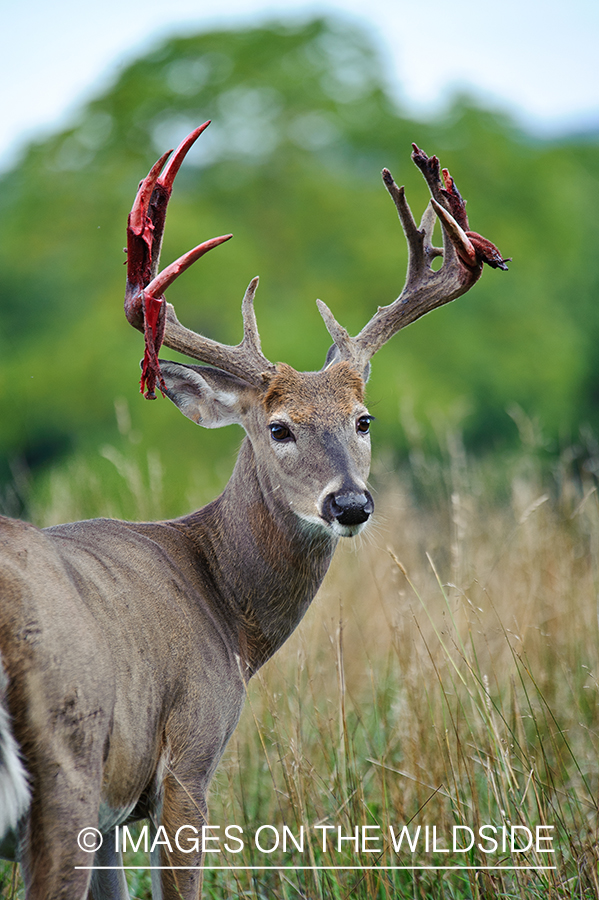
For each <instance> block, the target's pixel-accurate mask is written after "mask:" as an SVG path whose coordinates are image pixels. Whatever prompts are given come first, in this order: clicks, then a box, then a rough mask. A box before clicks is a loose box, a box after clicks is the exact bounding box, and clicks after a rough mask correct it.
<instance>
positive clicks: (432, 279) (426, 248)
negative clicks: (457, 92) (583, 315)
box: [319, 144, 507, 377]
mask: <svg viewBox="0 0 599 900" xmlns="http://www.w3.org/2000/svg"><path fill="white" fill-rule="evenodd" d="M412 146H413V148H414V149H413V152H412V160H413V161H414V163H415V164H416V166H417V167H418V168H419V169H420V171H421V172H422V174H423V176H424V178H425V180H426V182H427V184H428V187H429V190H430V193H431V201H430V203H429V205H428V206H427V209H426V210H425V212H424V215H423V216H422V221H421V223H420V228H417V226H416V222H415V220H414V217H413V215H412V212H411V210H410V207H409V205H408V202H407V200H406V198H405V191H404V188H403V187H398V186H397V184H396V183H395V181H394V180H393V178H392V176H391V173H390V172H389V170H388V169H383V172H382V176H383V182H384V184H385V187H386V188H387V190H388V191H389V194H390V195H391V197H392V198H393V201H394V203H395V206H396V209H397V212H398V215H399V219H400V221H401V225H402V228H403V231H404V234H405V236H406V241H407V244H408V271H407V276H406V283H405V285H404V288H403V290H402V292H401V294H400V295H399V297H398V298H397V300H395V301H394V302H393V303H391V304H390V305H389V306H382V307H379V308H378V310H377V312H376V313H375V315H374V316H373V317H372V319H371V320H370V321H369V322H368V323H367V324H366V325H365V326H364V328H363V329H362V331H361V332H360V333H359V334H358V335H356V337H353V338H350V337H349V335H348V334H347V332H346V331H345V329H344V328H342V326H340V325H339V324H338V322H336V321H335V319H334V318H333V316H332V313H331V312H330V311H329V310H328V308H327V307H326V306H325V305H324V304H323V303H320V302H319V309H320V312H321V315H322V316H323V319H324V321H325V325H326V326H327V329H328V331H329V334H330V335H331V337H332V338H333V340H334V342H335V347H334V348H331V350H329V353H328V355H327V362H326V363H325V365H330V363H331V362H334V361H336V360H339V359H345V360H347V361H348V362H350V363H351V365H352V366H354V367H355V368H356V369H357V370H358V371H359V372H360V373H361V374H362V375H363V377H367V375H368V370H369V362H370V359H371V358H372V356H374V354H375V353H376V352H377V350H379V349H380V348H381V347H382V346H383V344H385V343H386V342H387V341H388V340H389V339H390V338H391V337H392V336H393V335H394V334H395V333H396V332H397V331H399V330H400V329H402V328H405V326H406V325H409V324H410V323H411V322H414V321H415V320H416V319H419V318H420V317H421V316H423V315H425V314H426V313H427V312H430V311H431V310H432V309H435V308H436V307H438V306H442V305H444V304H445V303H450V302H451V301H452V300H455V299H456V297H459V296H461V294H464V293H466V291H468V290H469V289H470V288H471V287H472V286H473V284H475V283H476V281H478V279H479V278H480V275H481V272H482V268H483V263H484V262H486V263H487V264H488V265H490V266H492V267H494V268H503V269H507V266H506V265H505V263H506V260H505V259H503V258H502V256H501V254H500V253H499V251H498V250H497V248H496V247H495V246H494V245H493V244H491V243H490V241H487V240H486V239H485V238H481V237H480V235H477V234H476V233H475V232H471V231H469V230H468V217H467V215H466V204H465V201H464V200H463V199H462V197H461V195H460V193H459V191H458V189H457V187H456V185H455V183H454V181H453V179H452V178H451V176H450V174H449V172H448V171H447V169H443V179H444V183H443V182H442V181H441V173H440V166H439V160H438V159H437V157H436V156H432V157H428V156H427V155H426V153H424V151H423V150H420V148H419V147H417V146H416V144H413V145H412ZM436 217H438V218H439V220H440V222H441V226H442V229H443V250H441V249H439V248H437V247H434V246H433V244H432V233H433V229H434V224H435V220H436ZM437 256H443V257H444V259H443V265H442V266H441V268H440V269H438V270H436V271H435V270H433V269H432V268H431V263H432V261H433V259H434V258H435V257H437Z"/></svg>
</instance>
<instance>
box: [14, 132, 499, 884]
mask: <svg viewBox="0 0 599 900" xmlns="http://www.w3.org/2000/svg"><path fill="white" fill-rule="evenodd" d="M204 127H205V126H204ZM202 130H203V128H202V129H198V130H197V132H194V135H192V136H191V137H192V138H193V140H195V139H196V138H197V137H198V136H199V134H200V133H201V131H202ZM193 140H191V141H190V140H188V141H187V142H184V145H182V148H180V149H179V151H178V152H177V154H176V155H175V157H174V161H173V162H171V164H170V167H169V169H168V170H167V172H166V175H164V176H162V178H161V179H158V175H159V173H160V170H161V166H162V164H163V163H164V159H163V160H162V161H161V163H160V166H159V167H158V168H156V167H155V169H154V170H152V173H150V175H149V176H148V178H147V179H145V180H144V182H142V184H141V186H140V190H139V193H138V198H137V200H136V204H134V208H133V211H132V214H131V217H130V223H129V259H128V261H129V284H128V294H127V298H128V299H127V303H126V308H127V314H128V317H129V319H130V321H131V322H132V323H133V324H135V325H136V326H137V327H140V328H141V329H142V330H144V332H145V336H146V358H145V360H144V369H143V379H144V381H145V383H146V385H147V386H148V391H149V393H150V395H151V394H152V392H153V386H154V384H158V385H159V386H160V387H161V389H162V390H163V391H165V392H166V393H167V394H168V396H169V397H170V399H171V400H173V402H175V404H176V405H177V406H178V407H179V408H180V410H181V411H182V412H183V413H184V414H185V415H186V416H188V417H189V418H190V419H191V420H192V421H195V422H197V423H198V424H201V425H203V426H205V427H208V428H213V427H220V426H223V425H228V424H231V423H237V424H240V425H242V426H243V428H244V429H245V432H246V438H245V441H244V443H243V445H242V448H241V451H240V454H239V457H238V460H237V463H236V466H235V469H234V472H233V475H232V477H231V479H230V481H229V483H228V485H227V486H226V488H225V490H224V492H223V493H222V494H221V496H220V497H218V498H217V499H216V500H215V501H213V502H212V503H210V504H208V505H207V506H206V507H204V508H203V509H201V510H199V511H198V512H196V513H193V514H192V515H190V516H186V517H183V518H181V519H176V520H172V521H167V522H157V523H146V524H134V523H129V522H116V521H112V520H106V519H97V520H91V521H87V522H77V523H74V524H70V525H61V526H57V527H53V528H48V529H45V530H39V529H36V528H34V527H33V526H30V525H27V524H25V523H23V522H17V521H13V520H8V519H1V520H0V560H1V566H0V853H1V852H2V851H4V852H5V853H7V852H9V851H10V850H11V848H12V849H13V850H16V855H17V857H18V858H19V860H20V862H21V865H22V869H23V874H24V879H25V883H26V888H27V897H28V898H40V900H41V898H50V900H54V898H59V897H60V898H63V897H64V898H82V897H85V896H87V892H88V889H89V890H90V896H92V897H93V898H95V900H104V898H109V897H112V898H121V900H122V898H125V897H127V896H128V895H127V888H126V884H125V880H124V875H123V872H122V870H120V871H119V870H118V868H117V867H118V866H119V865H120V854H119V853H118V852H117V851H116V850H115V848H114V828H115V826H117V825H120V824H123V823H125V822H128V821H132V820H135V819H139V818H150V821H151V825H152V827H153V828H154V829H157V828H159V827H160V826H162V827H163V828H164V829H165V832H166V834H167V835H168V837H169V838H170V839H171V841H172V839H173V837H174V835H175V834H176V832H177V829H178V828H179V827H181V826H182V825H186V826H192V827H194V828H196V829H197V831H198V832H199V833H200V834H201V829H202V826H203V825H205V824H207V818H206V816H207V805H206V793H207V789H208V785H209V782H210V779H211V777H212V775H213V773H214V771H215V768H216V766H217V764H218V761H219V759H220V758H221V756H222V753H223V751H224V749H225V746H226V744H227V741H228V739H229V737H230V736H231V733H232V731H233V729H234V728H235V725H236V723H237V721H238V718H239V715H240V713H241V709H242V706H243V702H244V698H245V692H246V685H247V682H248V680H249V678H250V677H251V676H252V675H253V674H254V672H255V671H256V670H257V669H258V668H259V667H260V666H261V665H262V664H263V663H264V662H265V661H266V660H267V659H268V658H269V657H270V656H271V655H272V654H273V653H274V652H275V651H276V650H277V649H278V648H279V647H280V646H281V645H282V644H283V643H284V641H285V640H286V639H287V637H288V636H289V635H290V634H291V632H292V631H293V630H294V629H295V628H296V626H297V625H298V623H299V622H300V620H301V619H302V617H303V615H304V614H305V612H306V610H307V608H308V606H309V604H310V602H311V601H312V599H313V597H314V595H315V594H316V591H317V590H318V588H319V586H320V584H321V582H322V579H323V577H324V575H325V573H326V571H327V569H328V566H329V563H330V561H331V558H332V555H333V552H334V549H335V546H336V544H337V542H338V540H339V538H340V537H351V536H353V535H355V534H357V533H358V532H359V531H360V530H361V529H362V528H363V526H364V525H365V523H366V522H367V520H368V519H369V517H370V515H371V513H372V510H373V502H372V498H371V496H370V494H369V493H368V490H367V487H366V482H367V478H368V471H369V465H370V438H369V434H368V426H369V421H370V416H369V415H368V412H367V410H366V407H365V406H364V396H363V395H364V383H365V380H366V377H367V374H368V367H369V359H370V356H371V355H372V353H373V352H375V350H376V349H377V347H378V345H380V343H382V342H384V341H385V340H387V338H388V336H389V334H388V332H389V326H388V322H387V320H388V311H389V310H392V309H393V308H394V307H393V306H392V307H386V308H385V310H383V311H379V314H377V315H380V313H381V312H383V314H384V318H385V322H386V324H385V325H384V328H383V331H384V333H382V334H381V333H380V332H381V328H380V326H379V324H377V321H378V320H377V319H376V316H375V319H373V322H375V326H374V336H373V335H371V339H369V340H368V341H366V340H362V342H361V343H360V338H361V337H363V336H364V333H365V332H366V330H367V329H368V328H369V326H367V329H364V330H363V332H361V335H360V336H358V338H356V339H352V338H349V336H348V335H347V332H345V331H344V329H342V328H341V326H339V325H338V324H337V323H336V322H335V320H334V319H333V318H332V316H331V314H330V313H329V311H328V310H327V309H326V307H323V310H324V311H323V315H324V317H325V322H326V324H327V327H328V328H329V330H330V332H331V335H332V337H333V339H334V340H335V345H334V347H333V348H332V352H330V353H329V356H328V358H327V362H326V363H325V367H324V368H323V370H321V371H320V372H308V373H300V372H296V371H295V370H294V369H292V368H291V367H289V366H286V365H284V364H279V365H278V366H273V365H272V363H269V362H268V360H266V359H265V358H264V357H263V356H262V353H261V350H260V344H259V337H258V333H257V329H256V327H255V319H254V318H253V308H252V300H253V293H254V291H255V287H256V284H257V280H254V281H253V282H252V284H251V285H250V288H249V289H248V292H246V297H245V298H244V306H243V314H244V340H243V341H242V343H241V344H240V345H239V346H238V347H235V348H228V347H224V346H223V345H220V344H215V343H214V342H212V341H208V340H207V339H205V338H202V337H201V336H199V335H195V334H193V333H191V332H187V330H186V329H184V328H183V327H182V326H181V325H180V324H179V323H178V321H177V319H176V316H175V315H174V311H173V310H172V307H170V306H169V307H168V308H167V306H166V304H165V303H164V302H163V298H162V292H163V290H164V289H165V287H166V286H167V285H168V284H169V283H170V282H171V281H172V280H173V278H174V277H176V275H177V274H179V272H180V271H182V270H183V269H184V268H186V266H187V265H189V264H190V257H191V256H193V259H191V261H192V262H193V261H194V259H195V258H197V257H198V256H200V255H202V253H203V252H206V249H210V248H211V247H212V246H215V245H216V244H217V243H219V242H221V240H222V239H214V241H212V242H208V244H209V246H208V244H206V245H200V247H199V248H196V250H195V251H191V254H187V255H186V257H184V258H182V260H178V261H177V263H175V264H173V265H172V266H171V267H168V268H167V269H166V270H165V272H164V273H162V274H160V275H158V274H157V258H158V255H159V249H160V240H161V229H162V227H163V224H164V215H165V213H166V204H167V202H168V196H170V188H171V187H172V180H173V179H174V176H175V174H176V171H177V169H178V166H179V165H180V162H181V160H182V158H183V157H184V155H185V153H186V152H187V150H188V149H189V146H191V143H193ZM425 159H427V160H428V158H426V157H425ZM437 169H438V164H437ZM425 174H426V173H425ZM389 177H390V176H389ZM427 180H429V179H428V178H427ZM430 181H432V182H434V178H433V177H432V176H431V179H430ZM434 183H435V184H436V182H434ZM388 186H389V185H388ZM393 187H395V190H396V191H397V192H398V194H399V193H400V189H397V188H396V186H394V184H393ZM431 190H432V188H431ZM390 191H391V192H392V193H393V191H392V189H391V188H390ZM437 194H438V196H441V195H440V194H439V193H438V191H437ZM458 196H459V195H458ZM395 199H396V205H397V206H398V210H399V212H400V217H402V222H403V224H404V228H405V229H406V233H407V234H408V242H409V243H411V245H412V244H413V248H412V249H413V252H414V254H415V255H416V257H418V255H419V256H420V258H421V262H422V261H423V260H425V257H426V259H427V260H428V258H429V257H432V256H433V255H438V252H440V251H436V252H435V253H432V252H430V253H429V255H428V256H426V254H427V250H428V241H427V239H426V234H427V231H426V228H425V229H423V231H422V232H420V231H417V229H416V226H415V225H413V220H411V214H409V217H408V214H407V213H406V212H405V209H404V206H405V201H404V200H403V195H401V196H400V197H399V199H398V197H395ZM150 201H151V202H150ZM402 204H403V205H402ZM406 208H407V207H406ZM445 215H447V216H449V220H450V224H449V225H446V224H445V225H444V228H445V230H446V242H445V243H446V247H445V253H446V261H445V264H444V267H443V268H444V269H445V267H446V265H447V260H448V259H449V261H450V263H451V264H452V265H453V267H454V269H455V273H454V275H455V277H454V279H453V281H452V284H451V290H452V291H453V292H454V295H455V296H457V293H455V292H456V291H457V292H458V293H463V292H464V290H467V288H468V286H470V283H474V281H476V279H477V278H478V276H479V275H480V269H481V268H482V262H481V260H480V259H478V257H476V252H477V251H475V249H473V246H472V244H471V243H470V242H469V239H468V238H467V237H465V236H464V237H462V236H458V238H455V237H451V235H450V231H451V228H452V227H453V226H452V225H451V223H453V224H454V225H456V223H455V221H454V219H453V217H452V216H451V215H449V214H448V213H445ZM410 220H411V221H412V225H413V227H412V225H410ZM406 221H407V225H406ZM456 227H458V228H459V225H457V226H456ZM431 230H432V226H430V223H429V226H428V234H429V236H430V231H431ZM416 234H417V235H420V236H421V237H422V236H424V237H423V239H422V240H421V239H420V238H419V237H417V236H416ZM462 234H463V230H462ZM448 235H449V237H448ZM452 240H457V241H458V245H459V246H460V247H461V248H462V256H463V255H464V254H467V253H468V252H470V251H469V250H468V248H469V247H470V250H471V253H472V254H474V258H471V259H470V262H469V263H465V262H464V261H463V260H462V259H460V258H459V255H458V253H457V252H456V251H455V250H454V249H453V244H452V243H451V241H452ZM481 240H482V239H481ZM460 242H461V243H460ZM474 243H475V245H476V241H475V242H474ZM499 259H500V257H499ZM416 262H417V263H418V259H417V260H416ZM501 262H503V261H501ZM411 265H412V276H413V274H414V263H413V262H412V263H411ZM416 268H418V266H416ZM428 269H429V266H428V264H427V270H428ZM431 271H432V270H431ZM446 274H447V273H446V272H443V270H441V272H440V273H432V274H431V276H430V277H431V280H432V282H433V287H434V290H435V291H437V293H438V284H439V281H440V280H441V281H442V280H443V278H445V277H446ZM427 277H428V276H427ZM412 280H413V279H412ZM408 282H410V275H409V276H408ZM449 293H451V291H449V290H448V289H447V288H445V289H444V290H443V291H442V292H441V295H439V296H442V297H443V298H444V299H439V297H437V299H436V300H435V301H434V303H433V305H439V303H440V302H447V297H448V295H449ZM402 296H403V295H402ZM427 296H428V293H427ZM449 299H452V297H451V296H450V297H449ZM401 300H402V298H401V297H400V299H399V300H398V301H396V304H397V307H396V308H397V309H398V310H399V313H398V315H399V318H400V319H401V316H402V315H404V314H405V312H406V310H405V307H404V308H403V312H402V311H401V309H400V307H401V303H400V301H401ZM422 301H423V295H422V294H419V303H422ZM426 302H428V301H427V297H426V296H425V297H424V305H426ZM428 308H430V305H429V307H428ZM424 311H426V309H425V310H424ZM419 314H422V312H420V313H419ZM408 315H410V313H409V311H408ZM412 317H415V316H412ZM399 327H401V325H399V324H398V325H397V326H395V327H394V330H397V328H399ZM366 337H368V335H366ZM162 340H164V343H165V344H167V345H168V346H171V347H174V348H176V349H181V346H182V345H183V346H184V347H185V349H186V351H187V352H188V353H189V354H190V355H192V356H195V357H196V358H197V359H201V360H202V361H204V362H208V363H212V364H213V366H216V367H204V366H190V365H183V364H179V363H169V362H161V363H160V364H158V360H157V356H156V352H157V349H158V347H159V345H160V343H161V342H162ZM352 342H355V343H352ZM368 346H370V347H371V350H370V352H369V350H368ZM372 347H374V349H372ZM3 798H4V800H3ZM2 803H4V809H3V808H2V805H1V804H2ZM89 827H95V828H98V829H99V830H100V831H101V832H102V834H103V836H104V840H103V844H102V847H101V849H99V850H98V851H97V853H96V854H95V860H94V857H93V855H92V854H90V853H87V852H85V850H84V849H81V848H80V847H79V845H78V843H77V835H78V834H79V832H80V831H81V830H82V829H84V828H89ZM3 838H4V842H3ZM201 861H202V853H201V851H200V849H198V848H196V849H192V850H191V852H183V850H181V849H180V847H179V846H178V845H177V844H176V843H173V844H172V852H170V851H169V852H168V853H167V852H165V849H164V847H161V848H160V852H159V853H158V854H156V856H155V858H154V859H153V863H154V864H155V865H162V866H172V867H176V866H187V867H190V868H188V869H185V870H182V869H178V870H176V869H170V870H165V871H163V872H162V873H161V875H160V877H158V876H157V877H156V878H154V874H155V873H153V891H154V895H155V897H156V898H159V897H164V898H175V897H177V898H179V897H183V898H197V897H198V896H199V892H200V885H201ZM94 862H95V865H96V866H105V867H110V866H112V867H113V868H111V869H97V870H96V871H94V874H93V878H92V880H91V887H90V873H89V871H88V870H86V869H83V868H77V867H85V866H87V867H89V866H91V865H92V864H93V863H94Z"/></svg>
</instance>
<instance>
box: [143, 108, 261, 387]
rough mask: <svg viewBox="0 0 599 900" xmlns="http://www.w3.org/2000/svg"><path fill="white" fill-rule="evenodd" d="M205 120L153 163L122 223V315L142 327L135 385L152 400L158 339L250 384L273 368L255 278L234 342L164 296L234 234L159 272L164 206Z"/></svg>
mask: <svg viewBox="0 0 599 900" xmlns="http://www.w3.org/2000/svg"><path fill="white" fill-rule="evenodd" d="M209 124H210V122H209V121H208V122H204V124H203V125H200V127H199V128H196V129H195V131H192V132H191V134H190V135H188V136H187V137H186V138H185V140H184V141H183V142H182V143H181V144H180V145H179V147H178V148H177V150H176V151H175V153H174V155H173V156H172V159H171V160H170V162H169V163H168V165H167V166H166V168H165V169H164V172H162V170H163V168H164V166H165V163H166V162H167V160H168V158H169V157H170V155H171V153H172V150H169V151H168V152H167V153H165V154H164V155H163V156H161V157H160V159H159V160H158V162H156V163H155V164H154V165H153V166H152V168H151V170H150V172H149V174H148V175H147V176H146V177H145V178H144V180H143V181H142V182H141V183H140V185H139V188H138V191H137V196H136V198H135V201H134V203H133V207H132V209H131V213H130V214H129V220H128V223H127V287H126V291H125V315H126V316H127V319H128V321H129V322H130V323H131V325H133V326H134V327H135V328H137V329H138V330H139V331H143V332H144V336H145V353H144V358H143V362H142V375H141V385H140V387H141V391H142V393H144V392H145V396H146V398H148V399H151V400H153V399H154V398H155V397H156V394H155V387H156V385H158V387H159V388H160V390H165V384H164V381H163V378H162V374H161V372H160V363H159V361H158V351H159V350H160V347H161V345H162V344H165V345H166V346H167V347H170V348H171V350H179V351H180V352H181V353H185V354H186V355H187V356H191V357H192V358H193V359H198V360H201V361H202V362H205V363H208V364H209V365H214V366H216V367H217V368H219V369H222V370H224V371H226V372H229V373H230V374H232V375H237V376H239V377H240V378H243V379H244V380H245V381H249V382H251V383H252V384H260V383H262V382H263V380H264V377H265V375H266V374H267V373H268V372H274V371H275V367H274V366H273V364H272V363H271V362H269V361H268V360H267V359H266V357H265V356H264V355H263V353H262V349H261V346H260V335H259V334H258V327H257V324H256V317H255V314H254V306H253V302H254V294H255V293H256V288H257V287H258V279H257V278H254V279H253V280H252V281H251V282H250V284H249V286H248V289H247V291H246V292H245V296H244V298H243V303H242V306H241V309H242V315H243V339H242V341H241V343H240V344H238V345H237V346H229V345H227V344H220V343H218V342H217V341H212V340H210V338H205V337H202V335H200V334H196V332H195V331H190V330H189V329H188V328H185V327H184V326H183V325H181V323H180V322H179V320H178V319H177V316H176V314H175V310H174V308H173V306H172V305H171V304H170V303H166V300H165V298H164V292H165V291H166V289H167V288H168V287H169V286H170V285H171V284H172V283H173V281H175V279H176V278H178V276H179V275H180V274H181V273H182V272H184V271H185V270H186V269H188V268H189V266H191V265H192V264H193V263H194V262H196V260H198V259H200V257H202V256H203V255H204V254H205V253H208V251H209V250H212V249H213V248H214V247H218V246H219V244H222V243H224V242H225V241H228V240H229V239H230V238H232V237H233V235H232V234H225V235H222V236H221V237H215V238H211V240H209V241H204V243H202V244H199V245H198V246H197V247H194V249H193V250H190V251H189V252H188V253H185V254H184V255H183V256H181V257H179V259H177V260H175V262H173V263H171V264H170V265H169V266H167V267H166V268H165V269H164V270H163V271H162V272H160V273H159V272H158V265H159V260H160V250H161V246H162V237H163V234H164V223H165V219H166V211H167V207H168V202H169V200H170V196H171V192H172V189H173V182H174V180H175V176H176V175H177V172H178V171H179V169H180V167H181V163H182V162H183V160H184V159H185V157H186V155H187V153H188V152H189V150H190V149H191V147H192V146H193V145H194V143H195V142H196V140H197V139H198V138H199V136H200V135H201V134H202V132H203V131H205V129H206V128H207V127H208V125H209ZM161 173H162V174H161Z"/></svg>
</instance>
